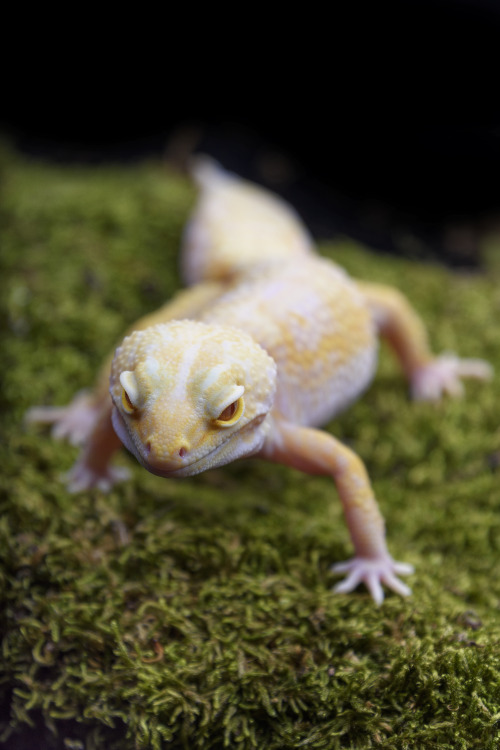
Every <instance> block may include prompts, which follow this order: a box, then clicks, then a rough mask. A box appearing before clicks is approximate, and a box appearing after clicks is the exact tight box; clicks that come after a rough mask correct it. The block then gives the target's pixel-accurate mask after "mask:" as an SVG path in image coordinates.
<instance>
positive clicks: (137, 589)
mask: <svg viewBox="0 0 500 750" xmlns="http://www.w3.org/2000/svg"><path fill="white" fill-rule="evenodd" d="M0 163H1V203H0V230H1V237H0V243H1V251H0V252H1V256H0V257H1V264H2V270H1V273H0V284H1V293H0V304H1V307H2V372H3V374H2V379H3V382H2V387H1V389H0V399H1V402H2V404H1V405H2V424H1V430H2V439H1V443H0V451H1V465H2V471H1V476H0V503H1V516H0V596H1V607H0V636H1V652H0V654H1V656H0V744H1V745H2V746H3V747H5V748H9V750H10V749H11V748H12V749H14V750H21V749H22V750H24V749H25V748H35V747H36V748H41V749H43V750H45V749H46V748H47V749H50V750H52V749H54V750H55V749H58V750H59V748H60V749H61V750H96V749H99V748H106V750H118V749H119V750H136V749H139V748H141V749H142V748H152V749H153V750H159V748H173V749H174V748H183V749H184V748H189V749H193V750H196V749H203V750H210V749H211V748H213V749H214V750H215V749H217V750H219V749H220V748H241V749H242V750H243V749H244V750H246V749H247V748H248V749H253V748H258V749H259V750H260V749H262V748H266V749H267V750H282V749H283V748H297V750H299V748H300V749H302V748H308V750H330V748H331V749H332V750H334V749H335V750H336V749H337V748H350V749H351V750H354V749H356V750H361V749H364V748H383V749H384V750H404V749H408V750H409V749H410V748H411V750H418V749H422V750H424V748H425V750H430V749H432V748H442V749H445V748H450V749H451V748H453V750H457V749H462V748H463V750H465V748H467V749H468V750H470V749H471V748H477V750H493V748H498V746H499V744H500V398H499V388H498V377H500V326H499V325H498V320H499V315H500V263H499V262H498V261H497V260H496V258H495V255H494V253H493V252H489V251H488V248H485V258H486V265H487V269H486V271H484V272H476V273H474V274H471V273H465V272H452V271H449V270H446V269H445V268H442V267H440V266H438V265H422V264H417V263H413V262H410V261H404V260H398V259H394V258H391V257H384V256H381V255H375V254H373V253H371V252H370V251H369V250H367V249H365V248H362V247H359V246H357V245H355V244H353V243H352V242H348V241H346V242H339V243H336V244H332V245H324V246H322V247H321V248H320V251H321V252H322V253H324V254H325V255H328V256H329V257H331V258H333V259H335V260H337V261H338V262H339V263H340V264H342V265H343V266H345V268H347V270H348V271H349V272H351V273H352V274H353V275H355V276H359V277H362V278H365V279H371V280H377V281H381V282H385V283H389V284H393V285H396V286H398V287H399V288H400V289H401V290H402V291H403V292H405V293H406V294H407V295H408V297H409V298H410V300H411V301H412V303H413V304H414V305H415V307H416V308H417V309H418V310H419V311H420V312H421V314H422V316H423V318H424V320H425V321H426V324H427V326H428V328H429V330H430V333H431V338H432V342H433V346H434V348H435V350H436V351H442V350H452V351H457V352H459V353H460V354H461V355H462V356H467V357H482V358H485V359H487V360H489V361H490V362H492V364H493V365H494V366H495V367H496V373H497V375H496V379H495V380H493V381H491V382H489V383H476V382H468V383H467V384H466V397H465V398H463V399H457V400H451V399H447V400H445V401H443V402H442V403H440V404H438V405H431V404H415V403H411V402H410V401H409V399H408V397H407V389H406V385H405V383H404V382H403V380H402V378H401V377H400V374H399V371H398V368H397V365H396V363H395V362H394V360H393V358H392V356H391V355H390V353H389V352H388V351H387V350H386V349H385V347H382V351H381V361H380V366H379V372H378V375H377V378H376V380H375V382H374V384H373V385H372V387H371V388H370V390H369V391H368V392H367V394H366V395H365V396H364V397H363V398H362V399H361V400H360V401H359V403H357V404H355V405H354V406H353V408H351V409H350V410H349V411H348V412H347V413H346V414H344V415H342V416H341V417H340V418H339V419H337V420H335V422H333V423H332V424H330V425H328V426H327V427H326V429H328V430H331V431H333V432H334V433H335V435H336V436H338V437H339V438H340V439H342V440H344V441H345V442H346V443H347V444H349V445H351V446H352V447H353V448H354V449H355V450H356V451H357V453H358V454H359V455H360V456H361V457H362V458H363V460H364V461H365V463H366V465H367V468H368V471H369V474H370V476H371V478H372V480H373V484H374V487H375V491H376V494H377V497H378V499H379V503H380V506H381V509H382V512H383V514H384V516H385V518H386V521H387V535H388V540H389V547H390V549H391V552H392V554H393V555H394V557H395V558H396V559H398V560H404V561H407V562H410V563H412V564H414V565H415V568H416V573H415V575H414V576H412V577H411V578H410V579H408V582H409V583H410V585H411V586H412V587H413V596H412V597H410V598H408V599H406V600H405V599H401V598H399V597H397V596H395V595H392V594H390V593H389V594H388V595H387V598H386V600H385V602H384V604H383V606H382V607H380V608H377V607H376V606H375V605H374V603H373V602H372V601H371V599H370V597H369V596H368V594H367V592H366V590H365V589H363V588H361V587H360V588H359V589H358V590H357V591H355V592H354V593H352V594H349V595H342V596H340V595H334V594H332V593H331V588H332V586H333V585H334V583H335V581H336V580H337V579H335V578H334V576H333V575H332V574H331V573H330V572H329V567H330V565H331V564H332V563H334V562H338V561H340V560H344V559H346V558H347V557H349V556H350V554H351V552H352V550H351V547H350V542H349V538H348V534H347V530H346V526H345V523H344V520H343V517H342V513H341V508H340V503H339V502H338V498H337V494H336V490H335V487H334V484H333V482H332V481H330V480H328V479H327V478H325V477H309V476H307V475H305V474H300V473H299V472H296V471H293V470H291V469H290V470H289V469H286V468H284V467H279V466H275V465H272V464H266V463H264V462H260V461H252V460H248V461H242V462H239V463H235V464H234V465H231V466H229V467H227V468H224V469H220V470H215V471H213V472H209V473H207V474H202V475H199V476H197V477H194V478H193V479H185V480H179V481H174V480H165V479H161V478H158V477H154V476H152V475H150V474H148V473H147V472H146V471H145V470H144V469H142V468H141V467H140V466H139V465H138V464H137V463H135V462H134V460H133V459H132V458H131V457H130V456H128V455H126V454H125V452H123V455H121V456H120V458H119V461H121V462H122V463H123V464H126V465H127V466H129V467H130V469H131V471H132V479H131V481H130V482H128V483H125V484H122V485H118V486H116V487H115V488H114V489H113V491H112V492H111V493H110V494H109V495H102V494H101V493H100V492H98V491H93V492H87V493H82V494H79V495H70V494H68V492H67V491H66V490H65V487H64V484H63V483H62V482H61V474H63V473H64V472H65V471H67V470H68V469H69V467H70V466H71V465H72V463H73V461H74V459H75V457H76V452H77V451H76V449H75V448H73V447H71V446H69V445H67V444H65V443H61V442H57V441H55V440H53V439H52V438H51V437H50V434H49V431H48V430H47V429H46V428H44V427H40V426H33V425H31V426H26V425H25V424H24V423H23V415H24V413H25V412H26V410H27V409H28V408H29V407H31V406H33V405H37V404H65V403H67V402H68V401H69V400H70V399H71V398H72V396H73V395H74V393H75V392H76V391H78V390H79V389H82V388H85V387H88V386H89V385H91V384H92V382H93V379H94V376H95V374H96V372H97V369H98V367H99V364H100V362H101V360H102V359H103V358H104V357H105V355H106V354H107V353H108V351H109V350H110V349H111V348H112V347H113V345H114V344H116V342H118V341H119V340H120V336H121V334H122V332H123V331H124V330H125V329H126V328H127V327H128V325H129V324H130V323H131V322H133V321H134V320H135V319H136V318H138V317H139V316H140V315H143V314H145V313H146V312H148V311H152V310H154V309H155V308H156V307H158V306H159V305H160V304H162V303H163V302H164V301H165V300H166V299H168V297H169V296H170V295H171V294H172V293H173V292H174V291H175V290H176V289H177V288H178V287H179V279H178V274H177V256H178V248H179V242H180V236H181V232H182V228H183V225H184V223H185V220H186V218H187V216H188V213H189V210H190V208H191V206H192V205H193V200H194V191H193V188H192V186H191V185H190V184H189V182H188V181H187V180H186V179H184V178H182V177H179V176H178V175H175V174H173V173H171V172H169V171H168V170H167V169H166V168H165V166H163V165H160V164H156V163H151V164H148V163H146V164H143V165H139V166H127V167H120V168H118V167H113V168H111V167H99V168H95V167H92V168H90V167H79V168H76V167H58V166H48V165H45V164H42V163H36V162H30V161H26V160H23V159H22V158H20V157H19V156H17V155H15V154H13V153H12V152H10V151H9V150H8V149H6V148H4V149H3V150H2V152H1V156H0ZM2 743H3V744H2Z"/></svg>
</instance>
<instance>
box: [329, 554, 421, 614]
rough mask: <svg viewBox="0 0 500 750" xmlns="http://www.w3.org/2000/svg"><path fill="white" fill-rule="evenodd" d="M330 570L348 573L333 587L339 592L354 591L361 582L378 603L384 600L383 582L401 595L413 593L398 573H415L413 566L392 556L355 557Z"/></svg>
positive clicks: (333, 566)
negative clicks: (376, 557) (397, 560)
mask: <svg viewBox="0 0 500 750" xmlns="http://www.w3.org/2000/svg"><path fill="white" fill-rule="evenodd" d="M330 570H331V571H332V572H333V573H347V577H346V578H345V580H343V581H341V582H340V583H338V584H337V585H336V586H335V587H334V588H333V591H334V592H335V593H337V594H346V593H348V592H350V591H353V590H354V589H355V588H356V586H358V584H360V583H364V584H365V586H366V587H367V589H368V591H369V592H370V594H371V596H372V598H373V600H374V601H375V603H376V604H377V605H380V604H382V602H383V601H384V590H383V588H382V583H384V584H385V585H386V586H387V587H388V588H390V589H391V590H392V591H394V592H395V593H396V594H399V595H400V596H409V595H410V594H411V589H410V588H409V586H407V585H406V584H405V583H403V582H402V581H400V580H399V578H398V577H397V575H396V574H399V575H409V574H411V573H413V570H414V569H413V566H412V565H409V564H408V563H401V562H396V561H395V560H393V559H392V558H391V557H387V558H385V557H384V558H381V559H369V558H363V557H354V558H353V559H352V560H348V561H347V562H343V563H337V564H336V565H332V567H331V568H330Z"/></svg>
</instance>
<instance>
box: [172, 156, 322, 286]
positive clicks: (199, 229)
mask: <svg viewBox="0 0 500 750" xmlns="http://www.w3.org/2000/svg"><path fill="white" fill-rule="evenodd" d="M191 175H192V177H193V179H194V181H195V182H196V184H197V186H198V187H199V195H198V202H197V205H196V206H195V209H194V211H193V213H192V216H191V217H190V220H189V222H188V223H187V225H186V229H185V232H184V237H183V244H182V252H181V274H182V278H183V280H184V282H185V283H186V284H188V285H190V284H196V283H198V282H200V281H205V280H208V279H217V280H220V279H228V278H232V277H234V276H235V274H239V273H245V272H246V271H248V270H249V269H251V270H253V269H255V268H256V267H257V266H258V265H261V264H269V263H278V264H279V263H281V262H283V261H289V260H292V259H293V258H297V259H300V258H302V257H303V256H305V255H309V254H311V253H313V252H314V243H313V239H312V237H311V235H310V234H309V232H308V231H307V229H306V227H305V226H304V224H303V223H302V221H301V219H300V218H299V216H298V214H297V213H296V211H295V210H294V209H293V208H292V207H291V206H290V205H288V204H287V203H286V202H285V201H284V200H282V199H281V198H279V197H278V196H277V195H274V194H273V193H271V192H269V191H267V190H265V189H264V188H261V187H258V186H257V185H254V184H252V183H251V182H248V181H246V180H242V179H241V178H240V177H238V176H237V175H234V174H232V173H231V172H227V171H226V170H224V169H223V168H222V167H221V166H220V165H219V164H218V163H217V162H216V161H214V160H213V159H210V158H209V157H206V156H199V157H196V158H195V159H194V160H193V162H192V166H191Z"/></svg>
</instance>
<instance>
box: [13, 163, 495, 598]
mask: <svg viewBox="0 0 500 750" xmlns="http://www.w3.org/2000/svg"><path fill="white" fill-rule="evenodd" d="M197 169H198V175H197V179H198V182H199V184H200V185H201V195H200V202H199V205H198V207H197V208H196V209H195V212H194V214H193V217H192V219H191V222H190V225H189V227H188V230H187V232H186V240H185V245H184V251H183V252H184V269H185V275H186V279H187V281H189V282H193V281H196V280H198V279H222V281H220V282H217V281H213V282H210V281H206V282H205V283H202V284H199V285H197V286H195V287H193V288H191V289H188V290H186V291H184V292H181V293H179V294H178V295H177V296H176V297H175V298H174V299H173V300H172V301H171V302H170V303H168V304H167V305H165V306H164V307H163V308H161V309H160V310H159V311H158V312H156V313H153V314H152V315H148V316H146V317H145V318H142V319H141V320H140V321H138V323H136V324H135V326H132V328H131V329H130V331H131V332H132V333H131V335H130V336H128V337H127V338H125V340H124V341H123V343H122V345H121V346H120V347H119V348H118V349H117V350H116V354H115V356H114V359H113V355H111V356H110V357H109V359H108V360H107V361H106V363H105V365H104V366H103V368H102V371H101V374H100V376H99V378H98V382H97V385H96V387H95V389H94V391H93V393H91V394H78V395H77V397H76V398H75V400H74V401H73V403H72V404H70V405H69V406H68V407H64V408H59V407H55V408H50V407H37V408H35V409H32V410H31V411H30V412H29V413H28V419H29V420H30V421H38V422H49V423H52V424H53V433H54V435H55V436H56V437H66V438H67V439H69V440H71V441H72V442H75V443H78V444H81V445H82V446H83V447H82V452H81V455H80V457H79V459H78V461H77V463H76V464H75V466H74V467H73V469H72V470H71V471H70V472H69V474H68V475H67V478H66V480H67V485H68V488H69V489H70V490H71V491H74V492H75V491H81V490H88V489H90V488H92V487H97V488H99V489H101V490H104V491H106V490H109V489H110V488H111V486H112V485H113V484H114V483H115V482H116V481H119V480H121V479H124V478H125V470H124V469H123V468H115V467H113V466H112V465H111V463H110V462H111V459H112V457H113V455H114V453H115V451H116V450H117V449H118V448H119V446H120V445H121V443H123V444H124V445H125V446H126V447H127V448H129V450H131V452H132V453H133V454H134V455H135V456H136V457H137V459H138V460H139V461H140V462H141V463H142V464H143V466H145V467H146V468H147V469H148V470H150V471H152V472H153V473H155V474H159V475H161V476H168V477H170V476H177V477H183V476H191V475H193V474H195V473H198V472H200V471H204V470H206V469H209V468H212V467H214V466H220V465H222V464H225V463H228V462H230V461H233V460H235V459H237V458H239V457H242V456H248V455H257V456H260V457H262V458H265V459H267V460H270V461H275V462H280V463H284V464H287V465H289V466H292V467H295V468H297V469H301V470H303V471H305V472H308V473H312V474H326V475H330V476H331V477H332V478H333V480H334V482H335V484H336V486H337V490H338V492H339V496H340V499H341V502H342V505H343V508H344V513H345V516H346V520H347V524H348V527H349V530H350V534H351V538H352V541H353V545H354V550H355V556H354V558H353V559H352V560H351V561H349V562H348V563H342V564H340V565H337V566H334V570H336V571H337V572H346V573H347V577H346V579H345V581H343V582H342V583H341V584H340V585H339V586H337V587H336V590H337V591H350V590H352V589H353V588H355V586H357V584H358V583H360V582H364V583H365V584H366V585H367V587H368V589H369V590H370V592H371V594H372V596H373V598H374V599H375V600H376V601H377V602H381V601H382V599H383V590H382V584H385V585H386V586H388V587H389V588H391V589H393V590H394V591H396V592H397V593H399V594H402V595H406V594H408V593H409V592H410V590H409V588H408V587H407V586H406V585H405V584H403V583H402V582H401V581H400V580H399V579H398V577H397V575H398V574H405V573H409V572H410V571H411V568H410V566H408V565H404V564H402V563H396V562H394V561H393V560H392V558H391V556H390V555H389V552H388V550H387V547H386V543H385V533H384V523H383V519H382V517H381V515H380V512H379V510H378V507H377V504H376V501H375V498H374V495H373V491H372V488H371V486H370V482H369V479H368V476H367V474H366V470H365V468H364V466H363V463H362V461H361V459H360V458H359V457H358V456H356V454H355V453H353V452H352V451H351V450H349V449H348V448H346V447H345V446H343V445H342V444H341V443H339V442H338V441H337V440H336V439H335V438H334V437H333V436H332V435H330V434H328V433H325V432H321V431H320V430H318V429H316V428H317V427H318V426H319V425H321V424H323V423H325V422H327V421H328V420H329V419H331V418H332V417H333V416H335V414H337V413H339V411H341V410H342V409H344V408H346V407H347V406H348V405H349V403H350V402H351V401H353V400H354V399H356V398H357V397H358V396H359V395H360V394H361V393H362V391H363V390H364V389H365V388H366V387H367V385H368V384H369V382H370V381H371V378H372V376H373V373H374V370H375V363H376V350H377V334H379V335H381V336H383V337H385V338H386V339H387V340H388V342H389V343H390V344H391V346H392V347H393V349H394V351H395V353H396V355H397V357H398V358H399V360H400V363H401V366H402V369H403V371H404V373H405V374H406V376H407V378H408V380H409V383H410V389H411V392H412V395H413V397H414V398H417V399H427V400H436V399H438V398H440V397H441V395H442V394H443V393H444V392H448V393H450V394H451V395H459V394H460V393H461V392H462V384H461V380H460V378H461V377H477V378H487V377H489V376H490V375H491V369H490V368H489V365H487V364H486V363H484V362H482V361H480V360H459V359H458V358H456V357H452V356H445V357H434V356H433V355H432V353H431V351H430V348H429V344H428V340H427V335H426V332H425V329H424V326H423V324H422V322H421V320H420V319H419V317H418V315H417V314H416V313H415V311H414V310H413V309H412V308H411V307H410V305H409V303H408V302H407V300H406V299H405V298H404V297H403V296H402V295H401V294H400V293H399V292H397V291H396V290H393V289H390V288H388V287H384V286H379V285H375V284H367V283H364V282H358V283H356V282H353V281H352V280H350V279H349V278H348V276H347V275H346V274H345V272H343V271H342V270H341V269H339V268H338V267H337V266H335V265H334V264H333V263H331V262H330V261H328V260H326V259H321V258H319V257H318V256H316V255H315V254H314V253H313V252H312V243H311V241H310V237H309V235H308V233H307V231H306V230H305V229H304V228H303V226H302V225H301V223H300V220H299V219H298V217H297V216H296V214H294V212H293V211H291V210H289V209H288V208H287V207H286V205H285V204H283V202H281V201H279V200H277V199H275V198H273V197H272V196H270V194H269V193H266V192H265V191H261V190H259V189H258V188H256V187H255V186H251V185H249V184H248V183H245V182H244V181H241V180H238V178H236V177H234V176H229V175H227V173H224V172H223V170H221V169H220V168H219V167H217V166H216V165H213V164H210V163H207V162H205V163H202V164H201V166H200V165H198V168H197ZM177 319H185V320H180V321H179V320H177ZM112 359H113V364H112V368H111V379H110V380H109V371H110V367H111V360H112ZM109 386H110V390H111V395H112V401H111V400H110V398H109ZM113 425H114V428H113Z"/></svg>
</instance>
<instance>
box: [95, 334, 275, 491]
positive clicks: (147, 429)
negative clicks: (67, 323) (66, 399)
mask: <svg viewBox="0 0 500 750" xmlns="http://www.w3.org/2000/svg"><path fill="white" fill-rule="evenodd" d="M275 389H276V365H275V363H274V360H273V359H272V358H271V357H270V356H269V355H268V354H267V353H266V352H265V351H264V349H262V347H261V346H260V345H259V344H257V343H256V342H255V341H254V340H253V339H252V338H251V336H249V335H248V334H246V333H244V332H243V331H240V330H238V329H236V328H230V327H226V326H215V325H207V324H206V323H201V322H198V321H191V320H181V321H173V322H170V323H165V324H160V325H156V326H152V327H151V328H147V329H145V330H142V331H135V332H134V333H132V334H131V335H130V336H127V338H125V339H124V341H123V343H122V344H121V346H120V347H118V349H117V350H116V352H115V356H114V359H113V363H112V366H111V376H110V393H111V398H112V400H113V426H114V429H115V432H116V433H117V435H118V437H119V438H120V440H121V441H122V443H123V444H124V445H125V447H126V448H128V450H130V452H131V453H132V454H133V455H134V456H135V457H136V458H137V459H138V461H139V462H140V463H141V464H142V465H143V466H144V467H145V468H146V469H148V470H149V471H151V472H152V473H153V474H158V475H160V476H178V477H184V476H191V475H193V474H197V473H199V472H201V471H205V470H206V469H210V468H213V467H216V466H222V465H223V464H226V463H229V462H230V461H233V460H234V459H236V458H240V457H243V456H249V455H251V454H253V453H256V452H257V451H258V450H259V449H260V447H261V446H262V444H263V442H264V438H265V435H266V431H267V421H266V416H267V414H268V413H269V411H270V410H271V408H272V405H273V400H274V393H275Z"/></svg>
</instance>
